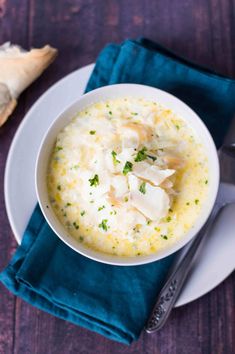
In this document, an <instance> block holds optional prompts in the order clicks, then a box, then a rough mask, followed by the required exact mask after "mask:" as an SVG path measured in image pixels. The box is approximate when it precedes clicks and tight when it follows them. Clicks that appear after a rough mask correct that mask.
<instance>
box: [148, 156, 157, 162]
mask: <svg viewBox="0 0 235 354" xmlns="http://www.w3.org/2000/svg"><path fill="white" fill-rule="evenodd" d="M147 157H148V158H149V159H152V160H153V161H156V160H157V158H156V156H151V155H147Z"/></svg>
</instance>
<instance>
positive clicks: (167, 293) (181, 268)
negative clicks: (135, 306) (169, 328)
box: [145, 204, 222, 333]
mask: <svg viewBox="0 0 235 354" xmlns="http://www.w3.org/2000/svg"><path fill="white" fill-rule="evenodd" d="M221 207H222V206H221V205H218V204H215V206H214V208H213V210H212V213H211V215H210V217H209V218H208V220H207V222H206V223H205V225H204V226H203V227H202V229H201V230H200V231H199V233H198V234H197V236H196V237H195V238H194V240H193V242H192V244H191V246H190V247H189V249H188V250H187V251H186V254H185V255H184V256H183V259H182V260H180V262H179V263H178V264H177V266H176V268H175V269H174V271H173V273H172V274H171V275H170V277H169V278H168V280H167V282H166V283H165V285H164V287H163V288H162V290H161V292H160V294H159V295H158V298H157V302H156V304H155V306H154V308H153V311H152V314H151V316H150V318H149V320H148V322H147V325H146V327H145V331H146V332H147V333H153V332H156V331H158V330H159V329H160V328H162V326H163V325H164V324H165V322H166V320H167V319H168V317H169V315H170V312H171V310H172V308H173V306H174V304H175V302H176V300H177V298H178V295H179V293H180V291H181V289H182V288H183V285H184V282H185V280H186V277H187V275H188V273H189V270H190V266H191V265H192V262H193V260H194V259H195V256H196V252H197V250H198V247H199V245H200V243H201V241H202V239H203V238H204V236H205V235H206V234H207V233H208V231H209V229H210V228H211V226H212V224H213V222H214V220H215V218H216V216H217V215H218V212H219V211H220V210H221Z"/></svg>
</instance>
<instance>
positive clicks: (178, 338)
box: [0, 0, 235, 354]
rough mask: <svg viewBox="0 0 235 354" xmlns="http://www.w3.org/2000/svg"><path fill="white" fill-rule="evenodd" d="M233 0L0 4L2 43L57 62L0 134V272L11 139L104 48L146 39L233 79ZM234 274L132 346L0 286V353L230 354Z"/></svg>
mask: <svg viewBox="0 0 235 354" xmlns="http://www.w3.org/2000/svg"><path fill="white" fill-rule="evenodd" d="M234 34H235V0H197V1H195V0H156V1H154V0H119V1H118V0H116V1H115V0H113V1H111V0H110V1H109V0H104V1H102V0H80V1H79V0H77V1H76V0H57V1H50V0H41V1H40V0H38V1H37V0H0V43H3V42H5V41H12V42H13V43H18V44H20V45H22V46H23V47H25V48H29V47H30V46H34V47H37V46H42V45H44V44H45V43H50V44H51V45H53V46H55V47H56V48H58V49H59V56H58V58H57V60H56V62H55V63H54V64H53V65H52V66H51V67H50V68H49V69H48V70H47V72H46V73H45V74H44V75H42V77H41V78H40V79H39V80H37V82H35V83H34V84H33V85H32V86H31V87H30V88H29V89H28V90H27V91H26V92H25V93H24V94H23V95H22V96H21V98H20V101H19V105H18V107H17V109H16V111H15V112H14V114H13V116H12V118H11V119H10V120H9V121H8V122H7V124H6V125H5V126H4V127H3V128H1V129H0V254H1V257H0V270H1V269H3V267H4V266H6V264H7V263H8V261H9V260H10V257H11V255H12V254H13V253H14V251H15V249H16V247H17V244H16V241H15V239H14V236H13V234H12V231H11V228H10V225H9V222H8V219H7V215H6V210H5V205H4V196H3V178H4V166H5V161H6V157H7V152H8V149H9V146H10V143H11V140H12V138H13V136H14V134H15V131H16V129H17V127H18V125H19V123H20V122H21V121H22V119H23V117H24V115H25V113H26V112H27V111H28V109H29V108H30V107H31V105H32V104H33V103H34V102H35V100H36V99H37V98H38V97H39V96H40V95H41V94H42V93H43V92H44V91H45V90H46V89H47V88H48V87H49V86H50V85H52V84H53V83H54V82H56V81H57V80H58V79H60V78H61V77H63V76H64V75H66V74H68V73H69V72H71V71H73V70H74V69H77V68H79V67H81V66H83V65H86V64H88V63H91V62H93V61H95V59H96V57H97V54H98V53H99V51H100V50H101V49H102V48H103V46H104V45H105V44H106V43H108V42H120V41H122V40H124V39H125V38H135V37H138V36H145V37H148V38H150V39H153V40H155V41H158V42H160V43H161V44H163V45H165V46H167V47H168V48H170V49H172V50H174V51H175V52H177V53H179V54H181V55H183V56H185V57H187V58H189V59H191V60H193V61H195V62H197V63H199V64H201V65H205V66H209V67H210V68H212V69H214V70H216V71H218V72H219V73H222V74H225V75H229V76H230V77H233V78H235V35H234ZM234 280H235V276H234V274H233V275H231V276H230V277H229V278H228V279H226V280H225V281H224V282H223V283H222V284H220V285H219V286H218V287H217V288H216V289H214V290H213V291H211V292H210V293H209V294H207V295H205V296H203V297H202V298H201V299H199V300H197V301H194V302H193V303H190V304H188V305H186V306H183V307H181V308H177V309H175V310H174V311H173V313H172V316H171V318H170V319H169V321H168V323H167V324H166V325H165V327H164V328H163V329H162V330H161V331H160V332H159V333H157V334H154V335H147V334H142V335H141V337H140V339H139V340H138V342H135V343H133V344H132V345H131V346H130V347H127V346H125V345H122V344H119V343H116V342H111V341H109V340H108V339H106V338H103V337H102V336H100V335H98V334H95V333H93V332H90V331H88V330H86V329H83V328H79V327H76V326H75V325H72V324H70V323H67V322H65V321H63V320H60V319H57V318H55V317H52V316H50V315H49V314H46V313H44V312H42V311H39V310H37V309H35V308H33V307H32V306H30V305H28V304H27V303H25V302H24V301H21V300H20V299H17V298H16V297H15V296H13V295H12V294H10V293H9V292H8V291H7V290H6V289H5V288H4V287H3V286H2V285H0V354H8V353H15V354H21V353H23V354H25V353H30V354H32V353H39V354H49V353H56V354H65V353H66V354H67V353H84V354H85V353H103V354H106V353H107V354H108V353H114V354H118V353H138V354H139V353H144V354H154V353H155V354H157V353H161V354H175V353H179V354H189V353H191V354H199V353H203V354H222V353H223V354H230V353H231V354H232V352H233V353H234V351H235V340H234V337H235V336H234V334H235V333H234V330H235V323H234V320H235V316H234V298H235V287H234V283H235V281H234Z"/></svg>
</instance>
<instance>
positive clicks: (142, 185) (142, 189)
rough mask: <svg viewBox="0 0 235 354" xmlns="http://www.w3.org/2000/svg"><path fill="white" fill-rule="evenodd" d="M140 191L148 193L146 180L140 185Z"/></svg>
mask: <svg viewBox="0 0 235 354" xmlns="http://www.w3.org/2000/svg"><path fill="white" fill-rule="evenodd" d="M139 191H140V192H141V193H143V194H145V193H146V182H143V183H141V185H140V187H139Z"/></svg>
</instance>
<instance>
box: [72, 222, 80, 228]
mask: <svg viewBox="0 0 235 354" xmlns="http://www.w3.org/2000/svg"><path fill="white" fill-rule="evenodd" d="M73 226H74V227H75V229H76V230H78V229H79V225H78V224H77V223H76V221H74V222H73Z"/></svg>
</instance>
